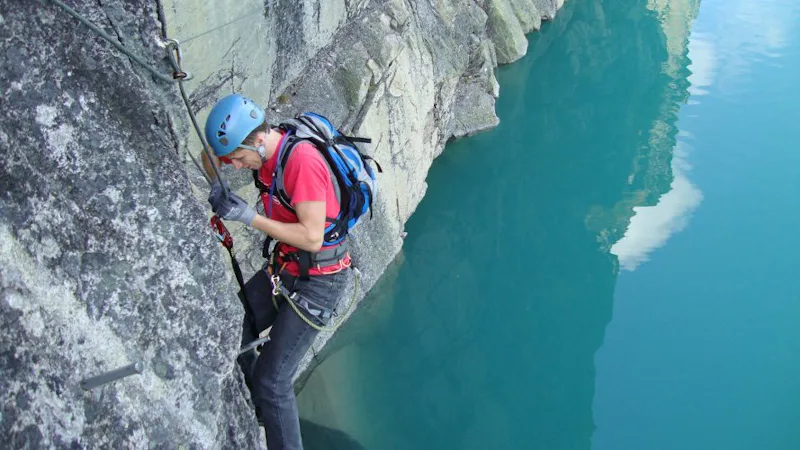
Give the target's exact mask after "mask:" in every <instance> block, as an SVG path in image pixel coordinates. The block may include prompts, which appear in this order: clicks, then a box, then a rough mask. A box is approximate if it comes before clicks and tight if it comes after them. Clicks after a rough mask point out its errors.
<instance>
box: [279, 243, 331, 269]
mask: <svg viewBox="0 0 800 450" xmlns="http://www.w3.org/2000/svg"><path fill="white" fill-rule="evenodd" d="M302 252H305V251H304V250H300V251H295V252H290V253H285V254H284V257H285V258H286V259H288V260H290V261H297V260H298V259H299V256H300V255H299V254H300V253H302ZM305 253H308V254H309V255H310V256H311V264H312V265H314V266H326V265H330V264H336V263H337V262H339V261H341V260H342V258H344V257H345V255H347V245H345V243H342V244H340V245H337V246H336V247H333V248H327V249H322V250H320V251H318V252H314V253H311V252H305ZM279 254H280V253H279Z"/></svg>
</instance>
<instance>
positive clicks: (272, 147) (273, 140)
mask: <svg viewBox="0 0 800 450" xmlns="http://www.w3.org/2000/svg"><path fill="white" fill-rule="evenodd" d="M282 137H283V135H282V134H281V133H279V132H278V131H275V130H273V129H272V128H270V129H269V131H268V132H267V137H266V141H265V142H264V149H265V150H266V151H267V159H269V158H271V157H272V155H274V154H275V152H276V151H278V144H280V142H281V138H282Z"/></svg>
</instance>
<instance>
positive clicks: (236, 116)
mask: <svg viewBox="0 0 800 450" xmlns="http://www.w3.org/2000/svg"><path fill="white" fill-rule="evenodd" d="M262 123H264V110H263V109H261V107H260V106H258V104H256V102H254V101H252V100H250V99H249V98H247V97H245V96H243V95H240V94H231V95H228V96H226V97H223V98H222V99H220V100H219V101H218V102H217V104H216V105H214V107H213V108H211V112H210V113H208V118H207V119H206V140H207V141H208V143H209V145H211V148H212V149H214V154H215V155H217V157H220V156H225V155H227V154H228V153H230V152H232V151H234V150H236V149H237V148H239V147H241V144H242V141H244V139H245V138H246V137H247V136H248V135H249V134H250V133H251V132H252V131H253V130H255V129H256V128H257V127H258V126H259V125H261V124H262Z"/></svg>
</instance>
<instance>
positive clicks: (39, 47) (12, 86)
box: [0, 0, 560, 448]
mask: <svg viewBox="0 0 800 450" xmlns="http://www.w3.org/2000/svg"><path fill="white" fill-rule="evenodd" d="M68 3H69V5H70V6H72V7H73V8H75V9H76V10H77V11H78V12H80V13H81V14H83V15H85V16H86V17H87V18H88V19H89V20H90V21H92V22H93V23H95V24H97V25H98V26H100V27H101V28H102V29H104V30H105V31H106V32H108V33H110V34H111V35H112V36H114V37H116V38H117V39H118V40H119V41H120V42H121V43H122V44H123V45H125V46H126V47H127V48H130V49H132V50H133V51H135V52H136V53H138V54H139V55H141V56H142V57H143V58H144V59H145V60H146V61H147V62H148V64H150V65H152V66H153V67H155V68H157V69H158V70H160V71H162V72H163V73H165V74H168V73H169V72H170V70H169V65H168V64H167V63H166V60H165V59H164V55H165V50H164V48H163V47H162V46H161V45H160V42H162V41H163V39H164V38H166V37H172V38H178V39H180V40H181V41H182V42H183V44H182V47H183V49H184V55H183V56H184V66H185V69H186V70H188V71H191V72H192V73H193V74H194V77H195V78H194V79H193V80H192V81H190V82H187V86H188V87H189V90H190V93H191V100H192V106H193V109H194V110H195V111H196V112H198V115H199V118H200V121H201V123H202V122H203V121H204V119H205V114H206V113H207V111H208V109H209V107H210V106H211V105H212V104H213V103H214V102H215V101H216V100H217V99H218V98H220V97H222V96H224V95H226V94H228V93H230V92H241V93H244V94H246V95H248V96H251V97H253V98H255V99H257V100H258V101H260V102H262V104H264V105H267V106H268V107H269V111H268V113H269V116H270V118H271V119H272V120H279V119H282V118H286V117H289V116H291V115H293V114H295V113H296V112H299V111H301V110H306V109H313V110H317V111H320V112H322V113H324V114H326V115H328V116H330V117H331V119H333V120H334V121H335V122H337V123H339V124H341V125H342V126H343V127H344V128H345V129H346V130H350V131H352V132H354V133H358V134H361V135H365V136H369V137H372V138H373V140H374V144H373V145H372V146H369V147H367V152H368V153H370V154H372V155H373V156H374V157H375V158H376V159H378V160H379V161H380V162H381V164H382V166H383V168H384V174H383V175H381V180H380V181H381V188H380V189H381V190H380V194H379V197H378V202H377V204H376V205H375V218H374V219H373V220H372V221H366V222H365V223H364V224H363V225H360V226H359V227H358V229H357V230H356V233H355V237H356V239H355V241H356V244H355V245H354V248H353V253H354V256H355V259H356V261H357V265H358V266H359V268H360V270H361V272H362V273H363V279H362V289H361V293H362V294H363V292H364V291H365V290H366V289H368V288H369V287H370V286H371V285H372V284H373V283H374V282H375V280H376V279H377V278H378V277H379V276H380V274H381V273H382V271H383V270H384V268H385V267H386V265H387V264H388V263H389V261H390V260H391V259H392V258H393V257H394V256H395V254H396V253H397V252H398V251H399V249H400V247H401V245H402V237H401V236H402V232H403V224H404V223H405V221H406V220H407V219H408V217H409V216H410V215H411V213H412V212H413V211H414V209H415V208H416V205H417V204H418V203H419V201H420V199H421V198H422V196H423V195H424V193H425V188H426V184H425V177H426V174H427V171H428V168H429V166H430V164H431V162H432V160H433V159H434V158H435V157H436V156H437V155H438V154H440V153H441V151H442V149H443V147H444V144H445V143H446V141H447V140H448V139H450V138H451V137H453V136H456V137H457V136H464V135H467V134H470V133H474V132H477V131H480V130H482V129H486V128H488V127H491V126H494V125H496V123H497V118H496V116H495V115H494V111H493V109H494V99H495V98H496V97H497V95H498V93H499V88H498V86H497V82H496V80H495V79H494V75H493V69H494V67H495V66H496V65H497V63H498V62H501V63H504V62H511V61H513V60H515V59H517V58H519V57H521V56H522V55H523V54H524V52H525V45H524V33H525V32H528V31H531V30H534V29H536V28H538V26H539V23H540V20H541V18H542V17H547V18H552V17H553V16H554V14H555V11H556V9H557V7H558V6H560V4H559V3H557V2H556V1H555V0H507V1H501V0H478V1H472V0H432V1H428V0H424V1H423V0H419V1H416V0H384V1H374V0H373V1H370V0H330V1H328V0H326V1H312V0H298V1H289V0H275V1H270V2H267V3H265V2H263V1H260V0H248V1H242V2H234V1H220V2H205V3H202V2H195V1H188V0H161V1H156V2H146V1H141V0H125V1H123V0H102V1H99V2H97V1H89V0H72V1H70V2H68ZM0 25H2V27H0V47H1V48H2V54H1V55H0V58H2V59H1V60H0V61H1V62H2V64H0V81H1V82H2V86H3V94H2V97H0V98H2V103H1V105H2V108H0V118H1V119H2V120H1V121H0V149H2V158H0V186H1V187H2V189H0V293H1V297H0V310H1V312H2V318H0V321H2V323H0V325H1V327H0V343H1V346H0V350H1V351H0V387H1V389H0V417H2V420H0V433H2V436H3V437H4V438H5V439H6V442H7V443H8V444H9V445H10V446H11V447H12V448H20V447H29V448H39V447H69V446H78V447H89V448H95V447H110V448H140V447H141V448H144V447H152V446H171V447H172V446H180V445H185V446H187V447H198V448H231V447H233V448H256V447H257V446H258V445H260V444H259V442H260V436H259V435H258V428H257V427H256V424H255V421H254V420H253V417H252V412H251V410H250V407H249V404H248V403H249V400H248V394H247V392H246V389H245V388H243V385H242V383H241V379H240V373H239V371H238V370H237V369H236V366H235V364H234V358H235V354H236V349H237V347H238V340H239V332H240V323H241V315H242V310H241V307H240V305H239V303H238V300H237V299H236V297H235V290H236V286H235V281H233V278H232V275H231V273H230V270H229V267H228V262H227V261H226V260H225V259H223V256H224V255H223V254H222V253H221V251H220V248H219V246H218V245H217V244H216V241H215V239H214V237H213V236H212V235H211V233H210V231H209V229H208V227H207V217H208V211H207V209H206V206H205V201H204V197H205V192H206V189H207V187H206V186H205V185H204V181H203V180H202V177H201V176H200V175H199V173H198V172H197V169H196V168H195V167H194V166H192V165H191V164H190V163H189V162H188V161H189V160H188V158H187V154H188V153H189V152H192V153H195V154H198V153H199V148H200V147H199V143H198V141H197V138H196V137H194V136H193V134H192V130H191V129H190V127H189V125H188V116H187V114H186V111H185V110H184V109H183V105H182V104H181V102H180V99H179V97H178V96H177V88H176V87H175V86H174V85H170V84H166V83H164V82H161V81H158V80H156V79H154V77H153V76H152V75H151V74H150V73H148V72H147V71H145V70H143V69H141V68H140V67H138V66H136V65H135V64H133V63H132V62H131V60H130V59H129V58H127V57H126V56H124V55H123V54H121V53H120V52H119V51H118V50H116V49H114V48H113V47H112V46H111V45H109V44H108V43H106V42H103V41H102V40H100V39H99V38H98V37H97V36H96V35H95V34H93V33H92V32H90V31H89V30H88V29H87V28H86V27H85V26H83V25H80V24H79V23H78V22H77V21H76V20H75V19H73V18H72V17H70V16H68V15H67V14H65V13H64V12H63V11H62V10H61V9H59V8H58V7H56V6H55V5H54V4H52V3H51V2H48V1H30V2H18V1H14V0H0ZM225 175H226V176H230V177H231V178H230V179H231V182H232V184H233V186H234V187H235V188H236V189H237V190H239V192H240V193H241V194H242V195H245V196H246V197H247V198H255V191H254V190H253V189H252V187H250V185H249V180H248V176H247V175H246V174H239V175H234V174H233V173H230V172H229V171H226V172H225ZM233 228H234V233H235V235H236V238H237V240H238V242H237V245H238V246H239V247H240V251H239V252H240V256H242V258H243V259H244V263H245V271H246V272H248V273H252V272H253V271H254V270H256V269H257V268H258V267H260V265H261V259H260V256H259V255H258V252H257V249H258V248H259V246H260V242H261V240H262V239H263V236H259V235H258V233H255V232H253V231H251V230H243V229H241V228H235V227H233ZM328 337H329V336H322V337H321V338H320V340H319V342H318V346H319V345H323V344H324V341H325V340H326V339H327V338H328ZM135 361H140V362H142V363H143V364H144V367H145V370H144V372H143V373H142V374H141V375H134V376H132V377H129V378H126V379H124V380H122V381H119V382H116V383H113V384H110V385H107V386H105V387H102V388H100V389H97V390H93V391H90V392H84V391H83V390H81V389H80V387H79V383H80V380H81V379H83V378H84V377H87V376H90V375H94V374H97V373H99V372H102V371H105V370H110V369H114V368H117V367H120V366H124V365H126V364H129V363H131V362H135Z"/></svg>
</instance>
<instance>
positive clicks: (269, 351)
mask: <svg viewBox="0 0 800 450" xmlns="http://www.w3.org/2000/svg"><path fill="white" fill-rule="evenodd" d="M352 275H353V273H352V269H346V270H343V271H341V272H338V273H334V274H330V275H320V276H312V277H311V278H310V279H309V280H308V281H301V280H297V284H296V285H295V284H294V283H295V278H294V277H292V276H291V275H289V274H282V275H281V279H282V281H283V283H284V286H286V287H287V288H292V287H293V286H294V289H293V291H294V292H297V293H298V295H299V296H301V297H303V298H305V299H307V300H309V301H312V302H314V303H317V304H319V305H322V306H325V307H328V308H331V309H333V308H335V307H336V305H337V304H338V303H339V299H340V297H341V296H342V294H343V293H344V290H345V288H346V286H347V282H348V281H349V279H350V277H352ZM245 291H246V292H247V300H248V302H249V303H250V307H251V309H252V311H253V315H254V316H255V320H256V328H257V329H258V330H264V329H266V328H267V327H269V326H270V325H272V330H270V333H269V336H270V341H269V342H268V343H266V344H265V345H264V347H263V348H262V351H261V354H260V355H258V356H257V355H256V353H255V352H248V353H246V354H244V355H241V356H239V359H238V361H239V365H240V366H241V368H242V372H244V375H245V380H246V381H247V385H248V387H250V393H251V394H252V398H253V403H254V404H255V406H256V413H257V414H258V416H259V418H260V419H261V420H262V421H263V422H264V429H265V430H266V434H267V447H268V448H269V450H282V449H291V450H299V449H302V448H303V444H302V440H301V438H300V419H299V417H298V413H297V403H296V401H295V395H294V386H293V384H292V378H293V377H294V373H295V371H296V370H297V366H298V364H299V363H300V361H301V360H302V359H303V356H305V354H306V352H307V351H308V348H309V347H310V346H311V344H312V343H313V342H314V338H316V336H317V333H318V331H317V330H315V329H314V328H312V327H310V326H309V325H308V324H307V323H305V322H304V321H303V320H302V319H301V318H300V317H298V315H297V313H296V312H295V311H294V310H293V309H292V308H291V306H290V305H289V304H287V303H286V302H287V301H286V299H285V298H283V297H282V296H279V297H278V298H277V300H279V301H278V310H277V311H276V310H275V307H274V306H273V304H272V300H271V293H272V286H271V284H270V282H269V276H268V275H267V274H266V273H265V272H264V271H263V270H259V271H258V272H257V273H256V274H255V275H253V277H252V278H251V279H250V280H248V281H247V283H246V284H245ZM298 309H299V310H300V311H302V309H300V308H298ZM305 316H306V318H309V319H310V320H311V321H312V322H313V323H315V324H317V325H321V323H320V322H319V321H318V320H316V318H314V317H313V316H311V315H310V314H308V313H306V314H305ZM333 320H337V319H335V318H334V319H333ZM256 337H257V336H254V335H253V332H252V331H251V327H250V322H249V318H248V317H245V318H244V327H243V332H242V345H245V344H247V343H249V342H252V341H253V340H254V339H256Z"/></svg>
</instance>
